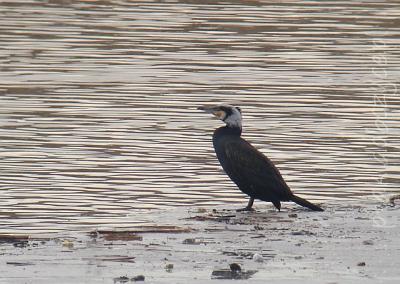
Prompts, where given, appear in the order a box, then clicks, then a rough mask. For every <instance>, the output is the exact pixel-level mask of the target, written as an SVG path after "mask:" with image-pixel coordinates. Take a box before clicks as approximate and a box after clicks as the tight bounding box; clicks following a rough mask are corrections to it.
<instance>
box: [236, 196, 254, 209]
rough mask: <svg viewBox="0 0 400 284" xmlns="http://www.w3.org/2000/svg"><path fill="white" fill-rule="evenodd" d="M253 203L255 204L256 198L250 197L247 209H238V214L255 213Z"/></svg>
mask: <svg viewBox="0 0 400 284" xmlns="http://www.w3.org/2000/svg"><path fill="white" fill-rule="evenodd" d="M253 203H254V198H253V197H250V199H249V203H248V204H247V206H246V207H245V208H242V209H237V210H236V212H243V211H250V212H251V211H254V209H253V208H252V207H253Z"/></svg>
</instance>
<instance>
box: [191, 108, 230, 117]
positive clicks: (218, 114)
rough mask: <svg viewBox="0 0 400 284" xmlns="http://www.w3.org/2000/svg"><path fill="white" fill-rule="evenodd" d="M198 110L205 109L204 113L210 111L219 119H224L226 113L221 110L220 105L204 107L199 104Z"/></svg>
mask: <svg viewBox="0 0 400 284" xmlns="http://www.w3.org/2000/svg"><path fill="white" fill-rule="evenodd" d="M197 109H198V110H202V111H205V112H206V113H211V114H213V115H214V116H216V117H217V118H219V119H220V120H224V118H225V116H226V113H225V112H224V111H223V110H221V108H220V107H218V106H217V107H204V106H200V107H198V108H197Z"/></svg>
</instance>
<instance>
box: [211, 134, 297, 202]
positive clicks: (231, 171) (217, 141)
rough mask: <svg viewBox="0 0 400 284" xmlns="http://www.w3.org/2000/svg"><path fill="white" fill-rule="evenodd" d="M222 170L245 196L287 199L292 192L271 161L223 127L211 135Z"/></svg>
mask: <svg viewBox="0 0 400 284" xmlns="http://www.w3.org/2000/svg"><path fill="white" fill-rule="evenodd" d="M213 142H214V149H215V152H216V154H217V157H218V160H219V162H220V163H221V165H222V167H223V169H224V170H225V172H226V173H227V174H228V176H229V177H230V178H231V180H232V181H233V182H234V183H236V184H237V186H238V187H239V189H240V190H241V191H243V192H244V193H246V194H247V195H249V196H251V197H254V198H257V199H261V200H264V201H271V202H274V201H288V200H290V198H291V196H292V195H293V194H292V192H291V190H290V188H289V187H288V185H287V184H286V183H285V181H284V180H283V178H282V176H281V174H280V173H279V170H278V169H277V168H276V167H275V166H274V164H273V163H272V162H271V161H270V160H269V159H268V158H267V157H266V156H265V155H263V154H262V153H261V152H259V151H258V150H257V149H256V148H254V147H253V146H252V145H251V144H250V143H248V142H247V141H246V140H244V139H243V138H241V137H240V132H239V133H237V132H235V131H234V130H232V129H229V128H227V127H221V128H218V129H217V130H216V131H215V132H214V136H213Z"/></svg>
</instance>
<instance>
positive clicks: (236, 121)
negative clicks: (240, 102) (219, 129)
mask: <svg viewBox="0 0 400 284" xmlns="http://www.w3.org/2000/svg"><path fill="white" fill-rule="evenodd" d="M231 110H232V114H231V115H229V116H227V117H225V119H224V122H225V123H226V125H227V126H229V127H239V128H242V114H241V113H240V111H239V110H238V109H237V108H235V107H231Z"/></svg>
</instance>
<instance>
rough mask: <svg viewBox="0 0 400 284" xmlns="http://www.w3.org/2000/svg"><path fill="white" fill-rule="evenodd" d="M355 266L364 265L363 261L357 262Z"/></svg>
mask: <svg viewBox="0 0 400 284" xmlns="http://www.w3.org/2000/svg"><path fill="white" fill-rule="evenodd" d="M357 266H365V262H364V261H361V262H359V263H357Z"/></svg>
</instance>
